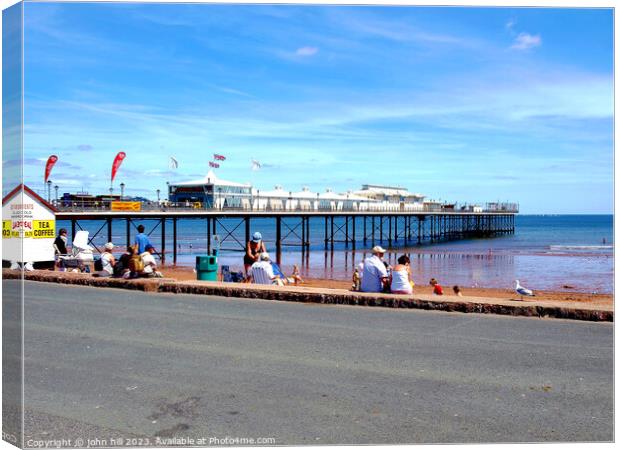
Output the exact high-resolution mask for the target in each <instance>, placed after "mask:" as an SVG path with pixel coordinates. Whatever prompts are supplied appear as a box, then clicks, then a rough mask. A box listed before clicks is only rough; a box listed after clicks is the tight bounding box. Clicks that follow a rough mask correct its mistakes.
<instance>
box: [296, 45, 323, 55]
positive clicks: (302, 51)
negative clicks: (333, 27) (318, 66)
mask: <svg viewBox="0 0 620 450" xmlns="http://www.w3.org/2000/svg"><path fill="white" fill-rule="evenodd" d="M318 52H319V49H318V48H316V47H300V48H298V49H297V50H296V51H295V53H296V54H297V55H298V56H313V55H316V54H317V53H318Z"/></svg>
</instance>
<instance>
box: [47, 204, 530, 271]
mask: <svg viewBox="0 0 620 450" xmlns="http://www.w3.org/2000/svg"><path fill="white" fill-rule="evenodd" d="M517 212H518V207H517V206H516V205H513V204H507V205H504V204H499V205H498V204H494V208H493V209H485V210H483V211H477V212H473V211H458V210H456V211H454V210H432V211H431V210H429V211H394V210H388V211H354V210H351V211H343V210H340V211H321V210H318V211H317V210H314V211H308V210H277V211H266V210H238V209H231V210H227V209H190V208H161V207H158V208H154V209H151V210H141V211H110V210H107V209H106V210H98V209H95V208H92V209H75V208H72V209H69V208H65V209H63V208H59V210H58V211H57V212H56V220H64V221H68V222H70V224H71V240H73V237H74V236H75V233H76V232H77V231H78V230H81V229H83V225H84V223H85V222H87V221H88V222H97V223H98V224H100V227H99V228H98V229H97V231H96V232H95V233H93V234H92V235H90V236H89V240H90V244H91V245H92V246H93V247H94V248H95V249H96V250H97V251H101V250H100V249H99V248H98V247H97V246H96V245H95V244H94V243H93V240H94V239H95V238H96V237H97V236H107V240H108V241H112V232H113V230H114V229H116V230H117V231H118V228H117V227H119V226H120V227H122V230H123V231H124V233H123V234H124V237H125V242H126V245H127V246H129V245H130V244H131V243H132V242H133V241H132V237H133V236H135V234H136V233H137V226H138V225H139V224H140V223H143V224H144V225H145V227H146V228H147V229H146V231H145V232H146V234H148V235H149V236H153V235H156V234H160V235H161V245H160V248H158V249H157V250H158V252H159V256H160V257H161V260H162V262H165V260H166V258H167V255H169V254H171V256H172V263H173V264H176V262H177V248H178V245H177V237H178V236H177V224H178V221H179V220H197V221H202V222H203V223H204V230H205V240H206V248H207V252H209V253H211V252H212V250H213V249H214V248H215V242H214V236H217V239H218V243H217V245H218V246H219V249H220V251H240V252H243V251H245V245H246V243H247V242H248V241H249V240H250V237H251V227H252V221H253V220H256V219H261V218H262V219H272V220H274V222H275V250H276V261H277V262H278V263H280V261H281V255H282V249H283V248H284V247H297V248H299V249H300V251H301V252H302V253H305V252H308V251H309V250H310V242H311V241H310V237H311V236H310V231H311V227H310V221H311V220H312V221H313V222H314V223H316V221H320V223H322V225H323V226H322V229H323V233H322V236H321V240H322V242H323V243H324V248H325V250H329V249H332V250H333V249H334V244H335V243H342V244H344V246H345V247H349V248H352V249H355V248H356V246H364V247H366V246H374V245H377V244H380V245H382V246H388V247H391V246H406V245H416V244H425V243H435V242H440V241H447V240H458V239H470V238H485V237H492V236H497V235H502V234H512V233H514V231H515V215H516V214H517ZM225 220H226V222H225ZM143 221H148V222H143ZM149 225H150V228H149ZM315 229H316V228H315ZM314 238H315V239H316V237H314ZM170 239H171V241H170ZM167 244H171V247H172V251H171V252H169V251H168V250H167V249H166V245H167Z"/></svg>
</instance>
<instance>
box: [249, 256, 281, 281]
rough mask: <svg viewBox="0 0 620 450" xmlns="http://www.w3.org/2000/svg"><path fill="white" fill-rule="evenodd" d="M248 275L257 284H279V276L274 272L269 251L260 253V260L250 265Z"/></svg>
mask: <svg viewBox="0 0 620 450" xmlns="http://www.w3.org/2000/svg"><path fill="white" fill-rule="evenodd" d="M248 275H249V276H250V277H251V279H252V283H255V284H278V277H276V276H275V274H274V273H273V266H272V265H271V261H270V260H269V253H267V252H263V253H261V254H260V258H259V260H258V261H256V262H255V263H254V264H252V267H250V271H249V273H248Z"/></svg>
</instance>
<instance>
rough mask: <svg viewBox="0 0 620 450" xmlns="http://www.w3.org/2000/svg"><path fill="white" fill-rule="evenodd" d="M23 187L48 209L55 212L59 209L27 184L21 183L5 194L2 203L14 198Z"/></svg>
mask: <svg viewBox="0 0 620 450" xmlns="http://www.w3.org/2000/svg"><path fill="white" fill-rule="evenodd" d="M22 188H23V190H24V191H26V192H28V194H29V195H30V196H31V197H33V198H34V199H35V200H36V201H38V202H39V203H41V204H42V205H43V206H45V207H46V208H47V209H49V210H50V211H52V212H53V213H55V212H57V211H58V210H57V209H56V208H55V207H54V206H53V205H52V204H50V203H48V202H47V201H46V200H44V199H43V197H41V196H40V195H39V194H37V193H36V192H35V191H33V190H32V189H30V188H29V187H28V186H26V185H25V184H23V183H21V184H20V185H18V186H17V187H16V188H15V189H13V190H12V191H11V192H9V193H8V194H6V195H5V197H4V198H3V199H2V204H3V205H4V204H5V203H6V202H8V201H9V200H10V199H11V198H13V197H14V196H15V194H17V193H18V192H19V191H21V190H22Z"/></svg>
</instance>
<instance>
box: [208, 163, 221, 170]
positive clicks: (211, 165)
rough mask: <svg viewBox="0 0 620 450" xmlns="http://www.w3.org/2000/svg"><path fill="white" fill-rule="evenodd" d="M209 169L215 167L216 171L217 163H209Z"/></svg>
mask: <svg viewBox="0 0 620 450" xmlns="http://www.w3.org/2000/svg"><path fill="white" fill-rule="evenodd" d="M209 167H215V168H216V169H217V168H219V167H220V165H219V164H218V163H214V162H213V161H209Z"/></svg>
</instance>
